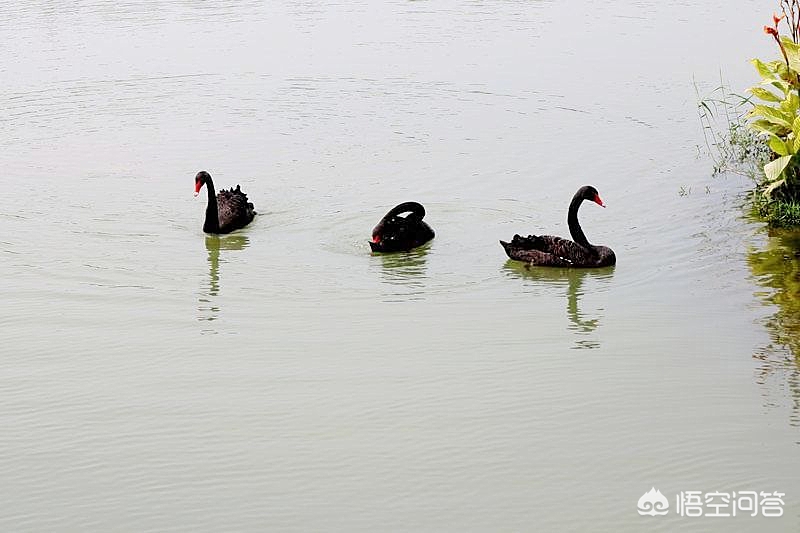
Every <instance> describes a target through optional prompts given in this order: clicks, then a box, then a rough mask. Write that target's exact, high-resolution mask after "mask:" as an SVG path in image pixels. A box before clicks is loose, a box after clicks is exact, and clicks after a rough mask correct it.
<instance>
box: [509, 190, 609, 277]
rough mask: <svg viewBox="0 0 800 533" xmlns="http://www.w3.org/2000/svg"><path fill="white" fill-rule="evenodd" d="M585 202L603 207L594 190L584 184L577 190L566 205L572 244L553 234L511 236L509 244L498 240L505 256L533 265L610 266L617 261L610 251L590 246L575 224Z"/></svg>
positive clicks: (605, 248) (606, 248)
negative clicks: (579, 210) (567, 205)
mask: <svg viewBox="0 0 800 533" xmlns="http://www.w3.org/2000/svg"><path fill="white" fill-rule="evenodd" d="M584 200H591V201H593V202H594V203H596V204H597V205H599V206H601V207H605V205H604V204H603V200H601V199H600V195H599V194H597V189H595V188H594V187H592V186H591V185H585V186H583V187H581V188H580V189H578V192H576V193H575V196H573V197H572V201H571V202H570V203H569V212H568V214H567V225H568V226H569V232H570V234H571V235H572V238H573V239H575V241H574V242H573V241H570V240H567V239H562V238H561V237H554V236H552V235H539V236H536V235H528V236H527V237H520V236H519V235H514V238H513V239H512V240H511V242H510V243H509V242H504V241H500V244H501V245H503V248H504V249H505V251H506V253H507V254H508V257H510V258H511V259H516V260H517V261H525V262H526V263H529V264H531V265H533V266H552V267H572V268H575V267H579V268H593V267H605V266H611V265H613V264H615V263H616V262H617V258H616V256H615V255H614V252H613V251H612V250H611V248H608V247H606V246H595V245H594V244H589V241H588V240H587V239H586V235H584V234H583V230H582V229H581V225H580V224H579V223H578V208H579V207H580V206H581V203H582V202H583V201H584Z"/></svg>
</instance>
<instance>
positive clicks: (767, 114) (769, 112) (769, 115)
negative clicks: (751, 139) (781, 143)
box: [750, 104, 794, 129]
mask: <svg viewBox="0 0 800 533" xmlns="http://www.w3.org/2000/svg"><path fill="white" fill-rule="evenodd" d="M750 116H761V117H763V118H764V120H768V121H770V122H772V123H773V124H777V125H779V126H783V127H784V128H786V129H792V121H793V120H794V116H792V115H789V114H787V113H784V112H783V111H781V110H780V109H775V108H774V107H770V106H768V105H763V104H757V105H754V106H753V110H752V111H750Z"/></svg>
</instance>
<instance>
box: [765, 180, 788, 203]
mask: <svg viewBox="0 0 800 533" xmlns="http://www.w3.org/2000/svg"><path fill="white" fill-rule="evenodd" d="M784 183H786V178H784V179H782V180H778V181H774V182H772V183H770V184H769V187H767V188H766V189H764V196H766V197H767V198H771V197H772V192H773V191H774V190H775V189H777V188H778V187H780V186H781V185H783V184H784Z"/></svg>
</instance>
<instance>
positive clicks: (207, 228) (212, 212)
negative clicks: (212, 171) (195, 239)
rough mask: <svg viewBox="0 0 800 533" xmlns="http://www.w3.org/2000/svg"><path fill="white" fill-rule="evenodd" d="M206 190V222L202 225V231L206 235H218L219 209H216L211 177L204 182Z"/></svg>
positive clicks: (215, 194)
mask: <svg viewBox="0 0 800 533" xmlns="http://www.w3.org/2000/svg"><path fill="white" fill-rule="evenodd" d="M204 181H205V182H206V188H207V189H208V205H206V221H205V222H204V223H203V231H204V232H206V233H219V208H218V207H217V192H216V191H215V190H214V182H213V181H211V176H210V175H209V176H207V177H206V178H205V180H204Z"/></svg>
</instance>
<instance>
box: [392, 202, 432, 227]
mask: <svg viewBox="0 0 800 533" xmlns="http://www.w3.org/2000/svg"><path fill="white" fill-rule="evenodd" d="M403 213H411V214H410V215H408V216H414V217H416V218H418V219H419V220H422V219H423V218H425V208H424V207H422V204H420V203H417V202H403V203H402V204H400V205H398V206H396V207H394V208H393V209H392V210H391V211H389V212H388V213H386V216H385V217H383V220H381V222H383V221H386V220H388V219H390V218H392V217H395V216H397V215H401V214H403Z"/></svg>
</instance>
